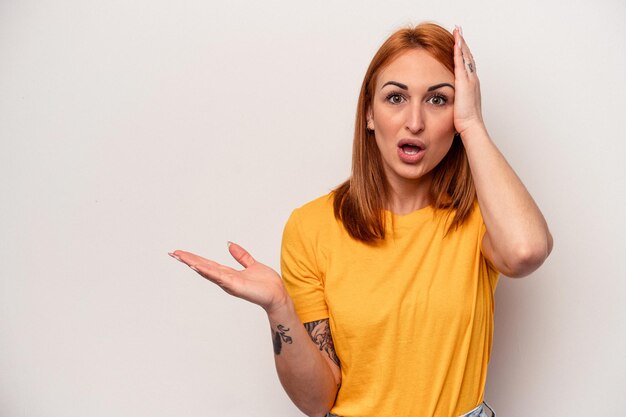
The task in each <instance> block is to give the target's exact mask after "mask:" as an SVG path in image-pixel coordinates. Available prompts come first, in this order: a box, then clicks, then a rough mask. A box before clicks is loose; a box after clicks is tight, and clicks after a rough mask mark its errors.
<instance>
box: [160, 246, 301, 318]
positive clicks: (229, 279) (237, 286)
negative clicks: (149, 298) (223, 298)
mask: <svg viewBox="0 0 626 417" xmlns="http://www.w3.org/2000/svg"><path fill="white" fill-rule="evenodd" d="M228 251H229V252H230V254H231V255H232V256H233V258H235V259H236V260H237V262H239V263H240V264H241V265H242V266H243V267H244V269H243V270H242V271H237V270H236V269H233V268H230V267H227V266H224V265H220V264H218V263H217V262H214V261H211V260H208V259H205V258H203V257H201V256H198V255H195V254H193V253H190V252H185V251H181V250H176V251H174V252H172V253H170V254H169V255H170V256H172V257H173V258H175V259H177V260H179V261H181V262H182V263H184V264H186V265H188V266H189V267H190V268H191V269H193V270H194V271H196V272H197V273H198V274H200V275H202V276H203V277H204V278H206V279H208V280H209V281H211V282H213V283H215V284H217V285H219V286H220V287H221V288H222V289H223V290H224V291H226V292H227V293H228V294H231V295H234V296H235V297H239V298H242V299H244V300H247V301H250V302H251V303H254V304H258V305H259V306H261V307H263V309H265V311H267V312H268V313H269V312H272V311H274V310H276V309H278V308H280V307H282V306H284V305H285V304H286V303H287V302H288V301H289V295H288V294H287V290H286V289H285V286H284V285H283V281H282V279H281V278H280V275H278V273H277V272H276V271H274V270H273V269H272V268H270V267H268V266H267V265H263V264H262V263H260V262H257V261H256V260H255V259H254V258H253V257H252V256H251V255H250V254H249V253H248V252H247V251H246V250H245V249H244V248H242V247H241V246H239V245H237V244H235V243H230V242H229V244H228Z"/></svg>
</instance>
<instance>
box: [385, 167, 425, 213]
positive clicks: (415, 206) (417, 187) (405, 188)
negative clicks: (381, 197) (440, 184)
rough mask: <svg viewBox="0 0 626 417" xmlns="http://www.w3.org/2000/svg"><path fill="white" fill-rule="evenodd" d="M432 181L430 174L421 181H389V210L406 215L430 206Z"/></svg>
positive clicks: (398, 179) (400, 179) (399, 179)
mask: <svg viewBox="0 0 626 417" xmlns="http://www.w3.org/2000/svg"><path fill="white" fill-rule="evenodd" d="M431 180H432V176H431V175H430V174H428V175H427V176H425V177H422V178H420V179H419V180H409V179H404V178H396V179H395V180H394V181H389V201H388V204H387V206H388V207H387V210H389V211H391V212H392V213H394V214H399V215H404V214H408V213H411V212H413V211H415V210H419V209H421V208H424V207H426V206H427V205H429V204H430V203H431V201H430V183H431Z"/></svg>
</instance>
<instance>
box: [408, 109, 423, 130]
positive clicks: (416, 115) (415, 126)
mask: <svg viewBox="0 0 626 417" xmlns="http://www.w3.org/2000/svg"><path fill="white" fill-rule="evenodd" d="M423 111H424V109H423V108H422V106H421V103H416V102H413V103H411V105H410V106H407V115H406V128H407V129H408V130H409V131H410V132H411V133H412V134H418V133H420V132H421V131H422V130H424V114H423Z"/></svg>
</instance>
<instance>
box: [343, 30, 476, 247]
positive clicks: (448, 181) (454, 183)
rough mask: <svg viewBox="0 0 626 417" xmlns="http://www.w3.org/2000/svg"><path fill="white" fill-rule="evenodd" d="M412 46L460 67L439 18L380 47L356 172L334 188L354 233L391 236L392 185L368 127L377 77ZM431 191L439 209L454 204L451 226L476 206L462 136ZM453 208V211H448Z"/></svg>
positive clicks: (362, 112)
mask: <svg viewBox="0 0 626 417" xmlns="http://www.w3.org/2000/svg"><path fill="white" fill-rule="evenodd" d="M410 49H423V50H425V51H427V52H428V53H429V54H430V55H431V56H433V57H434V58H435V59H436V60H437V61H439V62H440V63H441V64H442V65H443V66H445V67H446V68H447V69H448V70H450V72H452V73H454V37H453V36H452V34H451V33H450V32H448V31H447V30H446V29H444V28H443V27H441V26H439V25H437V24H434V23H422V24H420V25H417V26H415V27H412V28H405V29H400V30H398V31H396V32H395V33H393V34H392V35H391V36H390V37H389V38H388V39H387V40H386V41H385V42H384V43H383V44H382V46H381V47H380V49H379V50H378V52H376V54H375V55H374V58H373V59H372V61H371V62H370V65H369V67H368V69H367V72H366V73H365V77H364V79H363V83H362V85H361V92H360V93H359V101H358V105H357V112H356V122H355V129H354V143H353V149H352V175H351V176H350V178H349V179H348V180H347V181H346V182H344V183H343V184H341V185H340V186H339V187H337V188H336V189H335V190H334V203H333V204H334V211H335V217H336V218H337V219H339V220H340V221H341V222H342V223H343V225H344V227H345V228H346V230H347V231H348V233H349V234H350V236H352V237H353V238H354V239H357V240H360V241H363V242H367V243H375V242H376V241H378V240H382V239H384V238H385V214H384V209H385V206H386V204H387V202H388V198H389V185H388V182H387V178H386V176H385V172H384V169H383V161H382V158H381V155H380V151H379V150H378V146H377V145H376V140H375V138H374V132H373V131H370V130H368V129H367V128H366V124H367V111H368V109H369V108H370V106H371V103H372V99H373V97H374V88H375V86H376V79H377V77H378V74H379V73H380V71H381V70H383V69H384V68H385V67H386V66H387V65H388V64H389V63H391V61H393V59H394V58H396V57H397V56H398V55H400V54H401V53H403V52H405V51H407V50H410ZM430 197H431V202H432V205H433V207H434V208H435V209H441V210H449V209H452V210H454V217H453V218H452V220H451V222H450V223H449V227H448V230H450V229H451V228H456V227H458V226H459V225H461V224H462V223H463V221H464V220H465V219H466V218H467V216H468V215H469V214H470V212H471V211H472V208H473V204H474V200H475V199H476V189H475V188H474V181H473V179H472V174H471V172H470V167H469V162H468V160H467V155H466V153H465V148H464V147H463V143H462V142H461V138H460V137H459V136H458V135H457V136H456V137H455V138H454V140H453V142H452V146H451V148H450V150H449V151H448V153H447V154H446V156H445V157H444V158H443V160H442V161H441V162H440V163H439V164H438V165H437V166H436V167H435V168H434V170H433V180H432V183H431V187H430ZM448 214H451V212H450V211H448Z"/></svg>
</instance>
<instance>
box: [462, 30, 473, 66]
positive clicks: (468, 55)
mask: <svg viewBox="0 0 626 417" xmlns="http://www.w3.org/2000/svg"><path fill="white" fill-rule="evenodd" d="M460 39H461V54H462V56H463V62H464V64H465V69H466V70H467V72H468V74H469V75H472V74H476V61H475V60H474V56H473V55H472V51H470V49H469V46H467V42H465V38H464V37H463V35H462V34H461V35H460Z"/></svg>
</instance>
